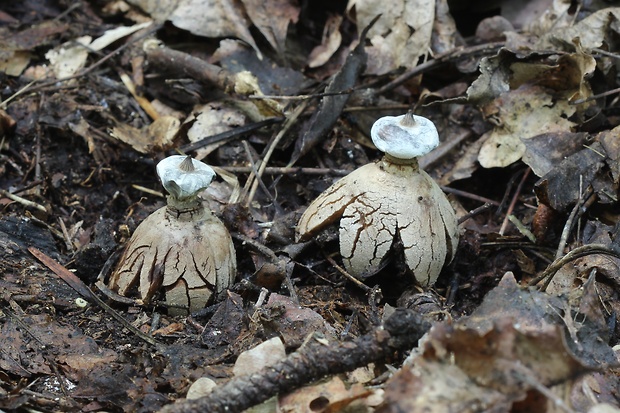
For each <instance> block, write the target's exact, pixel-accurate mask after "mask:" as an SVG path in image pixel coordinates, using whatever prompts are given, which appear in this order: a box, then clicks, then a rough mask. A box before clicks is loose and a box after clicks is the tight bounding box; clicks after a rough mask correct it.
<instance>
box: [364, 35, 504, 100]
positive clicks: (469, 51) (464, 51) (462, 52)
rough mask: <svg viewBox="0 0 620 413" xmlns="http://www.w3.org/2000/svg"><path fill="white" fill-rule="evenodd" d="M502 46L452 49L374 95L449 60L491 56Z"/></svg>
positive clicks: (409, 71) (393, 81)
mask: <svg viewBox="0 0 620 413" xmlns="http://www.w3.org/2000/svg"><path fill="white" fill-rule="evenodd" d="M503 46H504V42H495V43H486V44H479V45H476V46H471V47H466V48H463V47H459V48H455V49H452V50H450V51H448V52H446V53H443V54H441V55H438V56H437V57H435V59H432V60H428V61H426V62H424V63H422V64H420V65H418V66H416V67H414V68H413V69H411V70H408V71H407V72H405V73H403V74H402V75H400V76H398V77H397V78H396V79H394V80H392V81H391V82H390V83H388V84H386V85H384V86H382V87H381V88H379V89H378V90H377V91H376V92H375V94H376V95H382V94H384V93H385V92H387V91H390V90H392V89H394V88H396V87H398V86H400V85H402V84H403V83H405V82H406V81H408V80H409V79H411V78H412V77H415V76H417V75H419V74H422V73H424V72H427V71H429V70H431V69H433V68H434V67H436V66H438V65H440V64H442V63H445V62H448V61H450V60H458V59H461V58H464V57H469V56H473V55H476V54H491V53H495V52H496V51H497V50H499V49H500V48H501V47H503Z"/></svg>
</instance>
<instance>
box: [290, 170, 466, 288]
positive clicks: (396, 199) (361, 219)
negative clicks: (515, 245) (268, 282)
mask: <svg viewBox="0 0 620 413" xmlns="http://www.w3.org/2000/svg"><path fill="white" fill-rule="evenodd" d="M338 218H340V253H341V255H342V260H343V263H344V265H345V268H346V269H347V271H349V272H350V273H351V274H352V275H354V276H356V277H359V278H364V277H365V276H367V275H369V274H373V273H375V272H376V271H377V270H378V269H379V268H380V265H381V261H382V260H383V258H384V257H385V256H386V255H387V253H388V252H389V251H390V248H391V247H392V245H393V242H394V239H395V237H396V235H397V234H398V235H399V237H400V239H401V241H402V244H403V250H404V255H405V262H406V264H407V267H408V268H409V269H410V270H411V271H412V273H413V276H414V277H415V279H416V280H417V281H418V282H419V283H420V284H421V285H424V286H428V285H432V284H434V283H435V281H436V280H437V277H438V276H439V273H440V272H441V269H442V267H443V265H444V264H445V263H446V262H449V261H450V260H451V259H452V257H453V256H454V254H455V251H456V246H457V243H458V227H457V219H456V215H455V213H454V210H453V209H452V206H451V205H450V203H449V202H448V200H447V198H446V197H445V195H444V193H443V192H442V191H441V189H440V188H439V186H438V185H437V184H436V183H435V182H434V181H433V179H432V178H431V177H430V176H428V174H426V173H425V172H424V171H421V170H419V169H418V167H417V164H416V163H413V164H399V165H397V164H392V163H390V162H388V161H385V160H382V161H380V162H377V163H372V164H368V165H365V166H363V167H361V168H359V169H357V170H355V171H353V172H352V173H351V174H349V175H347V176H346V177H344V178H343V179H341V180H339V181H338V182H336V183H335V184H334V185H332V186H331V187H330V188H328V189H327V190H326V191H325V192H324V193H322V194H321V195H319V197H318V198H317V199H316V200H315V201H314V202H313V203H312V204H311V205H310V206H309V207H308V209H307V210H306V212H305V213H304V214H303V216H302V217H301V219H300V221H299V224H298V226H297V233H298V239H299V240H307V239H309V238H311V237H312V236H313V235H314V234H316V233H317V232H318V231H320V230H321V229H323V228H324V227H326V226H327V225H329V224H331V223H333V222H335V221H336V220H337V219H338Z"/></svg>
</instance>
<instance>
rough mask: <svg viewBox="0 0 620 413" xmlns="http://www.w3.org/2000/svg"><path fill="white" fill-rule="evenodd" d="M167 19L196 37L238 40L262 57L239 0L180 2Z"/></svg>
mask: <svg viewBox="0 0 620 413" xmlns="http://www.w3.org/2000/svg"><path fill="white" fill-rule="evenodd" d="M169 20H170V21H171V22H172V24H174V25H175V26H176V27H178V28H179V29H183V30H187V31H189V32H191V33H193V34H195V35H197V36H205V37H215V38H217V37H236V38H238V39H241V40H243V41H244V42H246V43H248V44H249V45H250V46H252V48H253V49H254V50H255V51H256V54H257V55H258V56H259V57H260V58H262V54H261V52H260V50H259V49H258V46H257V45H256V43H255V42H254V38H253V37H252V34H251V33H250V30H249V29H248V28H249V27H250V25H251V24H252V23H251V22H250V19H249V18H248V16H247V13H246V11H245V8H244V7H243V4H242V3H241V1H240V0H181V1H180V2H179V4H178V6H177V7H176V8H175V10H174V11H173V12H172V14H171V15H170V17H169Z"/></svg>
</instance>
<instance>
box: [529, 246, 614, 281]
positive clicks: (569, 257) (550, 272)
mask: <svg viewBox="0 0 620 413" xmlns="http://www.w3.org/2000/svg"><path fill="white" fill-rule="evenodd" d="M591 254H602V255H609V256H612V257H616V258H620V252H619V251H618V250H617V249H615V248H613V247H609V246H607V245H604V244H588V245H582V246H581V247H577V248H575V249H574V250H572V251H570V252H569V253H568V254H566V255H565V256H563V257H562V258H559V259H557V260H555V261H553V262H552V263H551V264H550V265H549V266H548V267H547V269H545V270H544V271H543V272H542V273H541V274H540V275H539V276H538V277H536V278H534V279H533V280H531V281H530V282H529V283H528V286H533V285H536V284H538V283H539V282H540V281H542V280H545V279H546V281H545V284H544V285H543V286H542V287H541V288H540V290H541V291H545V290H546V289H547V287H548V286H549V284H550V283H551V280H552V279H553V276H554V275H555V274H556V273H557V272H558V271H559V270H560V268H562V267H563V266H565V265H566V264H568V263H569V262H571V261H573V260H576V259H577V258H581V257H585V256H587V255H591Z"/></svg>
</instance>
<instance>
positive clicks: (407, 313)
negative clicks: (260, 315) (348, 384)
mask: <svg viewBox="0 0 620 413" xmlns="http://www.w3.org/2000/svg"><path fill="white" fill-rule="evenodd" d="M429 328H430V324H429V323H428V322H426V321H424V320H423V319H422V318H421V317H420V316H419V315H418V314H416V313H415V312H413V311H412V310H408V309H404V308H399V309H397V310H396V311H395V312H394V314H393V315H392V316H391V317H390V318H388V319H387V321H386V322H385V323H384V325H383V327H379V328H377V329H375V330H373V331H372V332H371V333H369V334H366V335H364V336H361V337H358V338H357V339H355V340H353V341H348V342H343V343H328V342H327V340H326V339H325V338H323V337H320V336H318V335H317V334H316V333H315V334H313V336H311V339H310V340H308V341H307V343H306V344H305V345H304V346H302V347H300V348H299V350H297V351H296V352H294V353H292V354H290V355H289V356H288V357H287V358H285V359H284V360H282V361H280V362H278V363H276V364H275V365H273V366H271V367H267V368H265V369H263V370H261V371H260V372H258V373H254V374H251V375H247V376H240V377H237V378H234V379H232V380H230V381H229V382H228V383H226V384H224V385H222V386H219V387H216V388H215V390H213V392H212V393H211V394H209V395H208V396H205V397H202V398H200V399H196V400H184V401H181V402H179V403H176V404H172V405H168V406H165V407H164V408H163V409H162V410H160V412H161V413H198V412H209V413H219V412H240V411H243V410H245V409H247V408H249V407H252V406H254V405H257V404H259V403H261V402H263V401H265V400H267V399H269V398H271V397H273V396H275V395H277V394H283V393H287V392H290V391H292V390H294V389H296V388H299V387H300V386H303V385H305V384H308V383H311V382H313V381H316V380H318V379H320V378H322V377H324V376H326V375H329V374H338V373H343V372H346V371H352V370H354V369H356V368H358V367H361V366H365V365H367V364H368V363H371V362H377V361H381V360H385V359H387V358H389V357H390V356H391V355H392V354H393V353H394V352H397V351H403V350H409V349H411V348H412V347H413V346H415V345H416V343H417V342H418V340H419V339H420V337H422V335H423V334H424V333H425V332H426V331H427V330H428V329H429Z"/></svg>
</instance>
